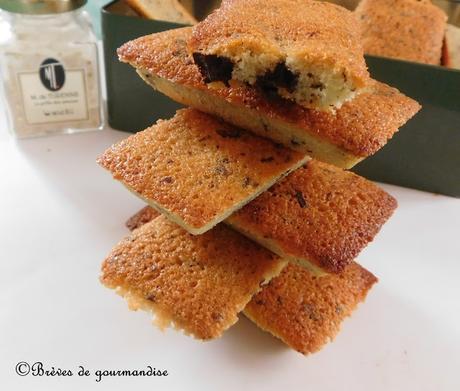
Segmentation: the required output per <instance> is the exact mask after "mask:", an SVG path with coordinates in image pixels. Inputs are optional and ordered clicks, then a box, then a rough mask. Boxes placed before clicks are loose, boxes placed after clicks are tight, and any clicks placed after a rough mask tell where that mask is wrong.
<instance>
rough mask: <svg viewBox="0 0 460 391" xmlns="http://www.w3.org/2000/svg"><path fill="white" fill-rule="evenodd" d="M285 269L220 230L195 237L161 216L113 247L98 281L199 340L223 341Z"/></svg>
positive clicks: (253, 246)
mask: <svg viewBox="0 0 460 391" xmlns="http://www.w3.org/2000/svg"><path fill="white" fill-rule="evenodd" d="M284 266H285V262H284V261H282V260H280V259H279V258H278V257H277V256H276V255H274V254H273V253H271V252H270V251H268V250H265V249H264V248H262V247H260V246H259V245H257V244H256V243H254V242H252V241H250V240H249V239H246V238H245V237H244V236H242V235H240V234H238V233H237V232H235V231H233V230H232V229H230V228H228V227H226V226H225V225H219V226H217V227H216V228H214V229H212V230H211V231H208V232H206V233H205V234H203V235H200V236H194V235H191V234H189V233H188V232H186V231H185V230H183V229H182V228H180V227H179V226H178V225H176V224H174V223H172V222H170V221H169V220H167V219H166V218H165V217H164V216H159V217H157V218H155V219H154V220H152V221H151V222H149V223H147V224H145V225H143V226H142V227H140V228H139V229H137V230H135V231H134V232H133V233H132V234H131V235H130V236H128V237H127V238H125V239H124V240H122V241H121V242H120V243H119V244H118V245H116V246H115V247H114V248H113V250H112V251H111V253H110V254H109V255H108V256H107V258H106V259H105V261H104V263H103V264H102V275H101V282H102V283H103V284H104V285H105V286H107V287H108V288H111V289H115V290H116V291H117V293H119V294H121V295H122V296H124V298H125V299H126V300H127V302H128V304H129V306H130V308H131V309H132V310H138V309H143V310H147V311H151V312H153V313H154V314H155V317H156V323H157V325H158V326H160V327H166V326H169V325H173V326H175V327H176V328H179V329H182V330H184V331H185V332H186V333H187V334H191V335H193V336H194V337H196V338H198V339H203V340H208V339H213V338H217V337H219V336H221V334H222V333H223V332H224V331H225V330H226V329H228V328H229V327H230V326H232V325H233V324H234V323H235V322H236V321H237V320H238V313H239V312H240V311H242V310H243V309H244V307H245V306H246V304H247V303H248V302H249V300H250V299H251V297H252V296H253V295H254V294H255V293H257V292H258V291H260V289H262V286H263V285H264V284H266V283H267V282H268V281H269V280H270V279H271V278H272V277H274V276H276V275H278V274H279V273H280V271H281V270H282V268H283V267H284Z"/></svg>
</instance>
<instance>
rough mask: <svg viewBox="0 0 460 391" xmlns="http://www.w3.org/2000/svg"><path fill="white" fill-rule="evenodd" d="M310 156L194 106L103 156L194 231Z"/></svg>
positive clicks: (134, 188)
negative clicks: (229, 123)
mask: <svg viewBox="0 0 460 391" xmlns="http://www.w3.org/2000/svg"><path fill="white" fill-rule="evenodd" d="M307 159H308V157H307V156H305V155H303V154H301V153H300V152H295V151H292V150H290V149H288V148H284V147H282V146H279V145H276V144H274V143H273V142H271V141H270V140H267V139H263V138H261V137H258V136H255V135H253V134H252V133H250V132H247V131H244V130H241V129H238V128H235V127H233V126H231V125H228V124H226V123H224V122H223V121H221V120H220V119H217V118H216V117H212V116H210V115H208V114H205V113H202V112H199V111H197V110H193V109H183V110H179V111H178V112H177V113H176V115H175V116H174V117H173V118H172V119H170V120H160V121H158V123H157V124H156V125H154V126H152V127H151V128H148V129H146V130H144V131H143V132H140V133H137V134H134V135H132V136H130V137H128V138H127V139H125V140H123V141H121V142H119V143H118V144H115V145H114V146H112V147H111V148H109V149H108V150H107V151H105V152H104V154H103V155H102V156H101V157H100V158H99V159H98V163H99V164H100V165H101V166H103V167H104V168H106V169H107V170H109V171H110V172H111V173H112V175H113V177H114V178H115V179H117V180H119V181H121V182H122V183H123V184H124V185H125V186H127V187H128V188H129V189H130V190H131V191H133V192H134V193H135V194H137V195H138V196H140V197H141V198H142V199H144V200H145V201H146V202H148V203H149V204H150V205H151V206H153V207H154V208H156V209H157V210H159V211H160V212H162V213H165V214H167V216H168V217H169V218H170V219H171V220H173V221H174V222H176V223H177V224H179V225H181V226H182V227H183V228H185V229H186V230H187V231H189V232H191V233H193V234H201V233H203V232H206V231H207V230H209V229H211V228H212V227H213V226H215V225H216V224H217V223H219V222H220V221H222V220H224V219H225V218H226V217H227V216H229V215H230V214H231V213H233V212H234V211H235V210H237V209H239V208H241V207H242V206H244V205H245V204H246V203H248V202H249V201H251V200H252V199H253V198H255V197H257V196H258V195H259V194H260V193H262V192H263V191H265V190H266V189H267V188H268V187H270V186H272V185H273V184H274V183H275V182H276V181H278V180H279V179H280V178H281V177H283V176H284V175H286V174H288V173H289V172H290V171H292V170H294V169H296V168H298V167H299V166H301V165H302V164H304V163H305V162H306V161H307Z"/></svg>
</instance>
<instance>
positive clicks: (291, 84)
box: [257, 62, 299, 93]
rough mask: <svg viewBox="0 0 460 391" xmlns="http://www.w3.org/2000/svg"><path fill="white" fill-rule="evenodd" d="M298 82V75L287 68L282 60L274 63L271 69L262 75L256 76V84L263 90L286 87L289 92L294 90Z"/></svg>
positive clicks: (268, 90) (271, 90)
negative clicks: (274, 65)
mask: <svg viewBox="0 0 460 391" xmlns="http://www.w3.org/2000/svg"><path fill="white" fill-rule="evenodd" d="M298 82H299V75H297V74H295V73H294V72H292V71H291V70H289V69H288V67H287V66H286V64H285V63H284V62H280V63H278V64H277V65H276V67H275V69H274V70H273V71H268V72H267V73H265V74H264V75H263V76H259V77H258V78H257V85H258V86H259V87H261V88H262V90H264V91H265V92H273V91H276V90H277V89H278V88H286V90H288V91H289V92H291V93H292V92H294V90H295V88H296V87H297V83H298Z"/></svg>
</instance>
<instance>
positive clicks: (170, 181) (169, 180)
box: [160, 176, 174, 184]
mask: <svg viewBox="0 0 460 391" xmlns="http://www.w3.org/2000/svg"><path fill="white" fill-rule="evenodd" d="M173 182H174V178H173V177H170V176H165V177H163V178H161V179H160V183H161V184H163V183H173Z"/></svg>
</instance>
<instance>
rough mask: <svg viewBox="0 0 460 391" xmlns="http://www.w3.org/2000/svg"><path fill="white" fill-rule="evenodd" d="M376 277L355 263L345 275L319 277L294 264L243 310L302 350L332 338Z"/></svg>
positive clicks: (310, 350) (313, 348)
mask: <svg viewBox="0 0 460 391" xmlns="http://www.w3.org/2000/svg"><path fill="white" fill-rule="evenodd" d="M377 281H378V280H377V278H376V277H375V276H374V275H373V274H372V273H371V272H369V271H367V270H366V269H364V268H363V267H362V266H360V265H358V264H357V263H356V262H353V263H352V264H350V265H349V266H348V267H347V268H346V269H345V270H344V272H343V273H342V274H339V275H327V276H324V277H315V276H313V275H312V274H311V273H310V272H309V271H308V270H306V269H303V268H301V267H299V266H297V265H293V264H289V265H288V266H287V267H285V268H284V269H283V271H282V272H281V274H280V275H279V276H278V277H275V278H274V279H272V280H271V281H270V283H269V284H268V285H267V286H266V287H265V288H264V289H263V290H262V291H261V292H259V293H258V294H257V295H255V296H254V297H253V298H252V300H251V301H250V302H249V303H248V305H247V306H246V308H245V309H244V314H245V315H246V316H247V317H248V318H249V319H251V320H252V321H253V322H254V323H256V324H257V325H258V326H259V327H260V328H261V329H263V330H265V331H268V332H270V333H271V334H273V335H274V336H275V337H277V338H280V339H281V340H282V341H283V342H284V343H286V344H287V345H288V346H290V347H292V348H293V349H295V350H297V351H298V352H300V353H302V354H305V355H306V354H309V353H314V352H316V351H318V350H320V349H321V348H322V347H323V346H324V345H325V344H326V343H327V342H329V341H332V340H333V339H334V338H335V336H336V335H337V333H338V332H339V331H340V326H341V323H342V322H343V320H344V319H345V318H346V317H348V316H350V315H351V314H352V312H353V311H354V310H355V308H356V307H357V305H358V304H359V303H360V302H362V301H364V300H365V298H366V295H367V293H368V292H369V290H370V289H371V288H372V286H373V285H374V284H375V283H376V282H377Z"/></svg>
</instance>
